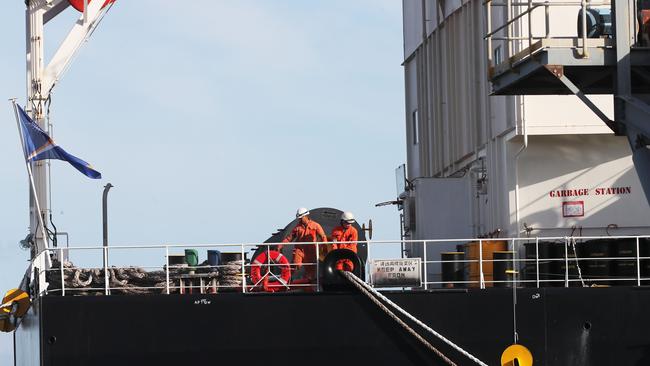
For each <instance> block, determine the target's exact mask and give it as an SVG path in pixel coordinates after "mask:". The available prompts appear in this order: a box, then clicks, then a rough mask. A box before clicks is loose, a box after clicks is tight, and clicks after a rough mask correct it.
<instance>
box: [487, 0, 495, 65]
mask: <svg viewBox="0 0 650 366" xmlns="http://www.w3.org/2000/svg"><path fill="white" fill-rule="evenodd" d="M485 7H486V9H485V12H486V18H487V19H486V24H487V34H490V33H492V2H491V1H489V0H488V1H487V2H486V4H485ZM487 58H488V67H492V66H495V65H494V61H493V59H492V36H491V35H489V36H488V37H487Z"/></svg>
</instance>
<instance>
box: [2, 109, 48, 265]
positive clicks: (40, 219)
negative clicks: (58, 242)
mask: <svg viewBox="0 0 650 366" xmlns="http://www.w3.org/2000/svg"><path fill="white" fill-rule="evenodd" d="M9 100H10V101H11V103H12V104H13V107H14V114H15V115H16V126H17V127H18V133H19V134H20V145H21V146H22V148H23V156H25V151H26V150H25V138H24V136H23V129H22V128H20V117H19V116H18V108H16V98H11V99H9ZM25 166H26V167H27V175H29V183H30V187H31V188H32V194H33V195H34V201H35V202H36V210H38V222H39V224H40V226H41V235H43V241H44V242H45V246H46V247H47V242H48V237H47V234H46V232H45V223H44V222H43V212H42V211H41V205H40V204H39V203H38V195H37V194H36V185H35V184H34V175H33V174H32V167H31V164H30V162H29V161H27V157H26V156H25ZM34 234H36V233H34ZM34 239H36V238H34ZM36 254H39V253H36Z"/></svg>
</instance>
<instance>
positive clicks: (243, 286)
mask: <svg viewBox="0 0 650 366" xmlns="http://www.w3.org/2000/svg"><path fill="white" fill-rule="evenodd" d="M239 248H240V250H241V292H242V293H243V294H245V293H246V259H245V258H244V244H239ZM267 248H268V246H267ZM267 257H270V256H267ZM253 259H254V258H253Z"/></svg>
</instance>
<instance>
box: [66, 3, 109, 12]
mask: <svg viewBox="0 0 650 366" xmlns="http://www.w3.org/2000/svg"><path fill="white" fill-rule="evenodd" d="M91 1H92V0H88V4H90V2H91ZM68 2H69V3H70V5H72V7H73V8H75V9H77V11H80V12H83V11H84V1H83V0H68ZM112 2H115V0H106V1H105V2H104V5H102V9H104V8H105V7H106V5H108V4H110V3H112Z"/></svg>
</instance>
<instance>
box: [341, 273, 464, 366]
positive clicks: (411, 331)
mask: <svg viewBox="0 0 650 366" xmlns="http://www.w3.org/2000/svg"><path fill="white" fill-rule="evenodd" d="M341 273H342V274H343V275H344V276H345V277H346V278H347V279H348V281H350V283H352V284H353V285H354V286H355V287H356V288H357V289H359V291H361V293H363V294H364V295H366V296H367V297H368V298H369V299H370V300H371V301H372V302H374V303H375V304H376V305H377V306H379V308H381V309H382V310H383V311H384V312H385V313H386V314H388V316H390V317H391V318H393V320H395V321H396V322H397V323H398V324H399V325H401V326H402V327H403V328H404V329H405V330H406V331H407V332H409V333H410V334H411V335H412V336H414V337H415V338H416V339H417V340H418V341H420V342H421V343H422V344H424V346H425V347H427V348H428V349H429V350H431V351H432V352H433V353H435V354H436V355H437V356H438V357H440V358H441V359H442V360H443V361H445V363H447V364H448V365H450V366H457V365H456V364H455V363H454V361H452V360H450V359H449V358H448V357H447V356H445V355H444V354H443V353H442V352H440V351H439V350H438V349H437V348H435V347H434V346H433V345H431V343H429V341H427V340H426V339H424V338H423V337H422V336H421V335H419V334H418V333H417V332H416V331H415V330H413V328H411V327H409V326H408V324H406V323H405V322H404V321H403V320H402V319H400V318H399V317H398V316H397V315H395V313H393V312H392V311H390V309H388V308H387V307H386V305H384V304H382V303H381V301H379V300H378V299H377V298H376V297H375V296H372V293H371V292H369V291H368V290H366V289H365V288H364V286H362V285H361V284H359V283H358V282H357V281H356V280H355V279H356V278H357V277H356V276H355V275H353V274H352V273H351V272H343V271H342V272H341Z"/></svg>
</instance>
